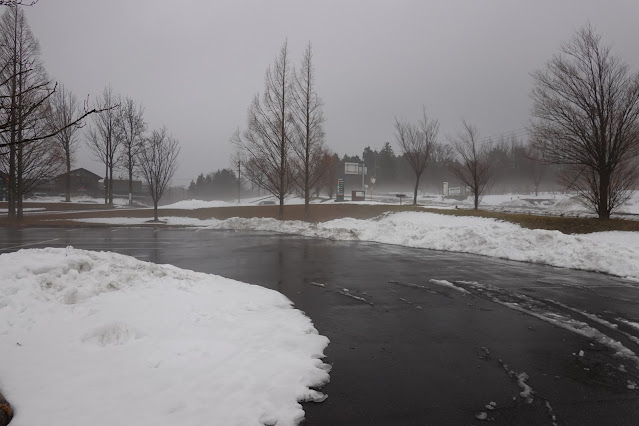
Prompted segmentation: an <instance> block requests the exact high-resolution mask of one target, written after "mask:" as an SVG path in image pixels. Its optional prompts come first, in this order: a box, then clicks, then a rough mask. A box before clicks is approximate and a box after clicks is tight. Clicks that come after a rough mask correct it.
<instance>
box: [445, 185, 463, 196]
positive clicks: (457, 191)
mask: <svg viewBox="0 0 639 426" xmlns="http://www.w3.org/2000/svg"><path fill="white" fill-rule="evenodd" d="M448 195H451V196H456V195H461V186H451V187H450V188H448Z"/></svg>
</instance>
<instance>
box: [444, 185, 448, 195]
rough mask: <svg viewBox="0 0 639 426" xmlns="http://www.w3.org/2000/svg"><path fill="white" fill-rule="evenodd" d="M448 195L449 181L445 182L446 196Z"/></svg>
mask: <svg viewBox="0 0 639 426" xmlns="http://www.w3.org/2000/svg"><path fill="white" fill-rule="evenodd" d="M447 195H448V182H444V196H447Z"/></svg>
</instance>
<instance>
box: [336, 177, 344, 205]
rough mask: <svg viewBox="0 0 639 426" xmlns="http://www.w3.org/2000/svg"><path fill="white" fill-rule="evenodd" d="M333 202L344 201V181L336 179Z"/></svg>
mask: <svg viewBox="0 0 639 426" xmlns="http://www.w3.org/2000/svg"><path fill="white" fill-rule="evenodd" d="M335 201H344V179H342V178H339V179H337V191H336V192H335Z"/></svg>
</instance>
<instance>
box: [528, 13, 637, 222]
mask: <svg viewBox="0 0 639 426" xmlns="http://www.w3.org/2000/svg"><path fill="white" fill-rule="evenodd" d="M532 76H533V79H534V83H535V88H534V90H533V92H532V99H533V102H534V105H533V117H534V119H535V120H534V121H533V124H532V126H531V133H532V137H533V141H534V143H535V144H536V146H537V148H538V149H539V150H540V152H541V153H542V155H543V159H544V160H545V161H546V162H548V163H552V164H561V165H567V166H568V167H566V168H564V170H565V171H568V172H571V173H572V176H568V179H567V180H568V182H569V184H570V185H571V188H572V189H575V190H577V191H578V192H579V193H580V194H581V195H582V196H583V197H584V200H585V202H586V203H587V205H589V206H590V207H591V208H592V209H593V210H594V211H595V212H596V213H597V215H598V216H599V218H601V219H606V218H609V217H610V213H611V212H613V211H614V210H615V209H617V208H618V207H619V206H621V204H623V203H624V202H625V201H626V200H627V199H628V197H629V196H630V191H629V190H630V189H631V188H633V186H634V185H635V184H636V173H633V172H634V170H636V169H635V168H634V166H635V164H634V163H635V159H636V158H637V156H638V155H639V73H630V71H629V67H628V65H627V64H626V63H624V62H622V60H621V59H619V58H618V57H616V56H614V55H613V54H612V52H611V48H610V46H606V45H604V44H603V43H602V40H601V36H600V35H599V34H597V33H596V32H595V30H594V29H593V27H592V26H591V25H586V26H585V27H583V28H581V29H580V30H578V31H577V33H576V34H575V35H574V37H573V38H572V39H571V40H570V41H569V42H568V43H565V44H564V45H563V46H562V47H561V50H560V53H559V54H557V55H555V56H554V57H553V58H552V59H551V60H550V61H549V62H548V63H547V64H546V66H545V68H544V69H542V70H539V71H536V72H534V73H533V74H532Z"/></svg>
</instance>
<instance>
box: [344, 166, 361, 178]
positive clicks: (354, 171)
mask: <svg viewBox="0 0 639 426" xmlns="http://www.w3.org/2000/svg"><path fill="white" fill-rule="evenodd" d="M344 174H345V175H358V174H360V172H359V163H344Z"/></svg>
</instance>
